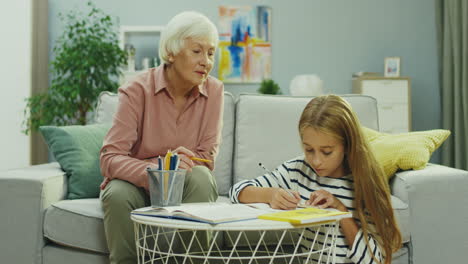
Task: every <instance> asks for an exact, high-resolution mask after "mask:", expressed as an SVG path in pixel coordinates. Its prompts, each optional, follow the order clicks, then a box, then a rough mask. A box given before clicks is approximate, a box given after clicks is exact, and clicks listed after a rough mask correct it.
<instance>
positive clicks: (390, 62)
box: [384, 57, 400, 77]
mask: <svg viewBox="0 0 468 264" xmlns="http://www.w3.org/2000/svg"><path fill="white" fill-rule="evenodd" d="M384 76H385V77H400V57H386V58H385V71H384Z"/></svg>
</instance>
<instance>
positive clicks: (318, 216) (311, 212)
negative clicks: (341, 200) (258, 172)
mask: <svg viewBox="0 0 468 264" xmlns="http://www.w3.org/2000/svg"><path fill="white" fill-rule="evenodd" d="M350 217H352V214H351V213H350V212H341V211H338V210H335V209H319V208H315V207H309V208H304V209H297V210H290V211H281V212H275V213H268V214H263V215H259V216H258V218H259V219H265V220H276V221H283V222H289V223H291V224H294V225H302V224H309V223H320V222H328V221H335V220H340V219H343V218H350Z"/></svg>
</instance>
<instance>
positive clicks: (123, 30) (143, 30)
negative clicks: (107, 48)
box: [119, 26, 164, 49]
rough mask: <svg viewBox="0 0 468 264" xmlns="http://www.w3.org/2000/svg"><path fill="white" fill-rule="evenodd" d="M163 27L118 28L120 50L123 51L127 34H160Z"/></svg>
mask: <svg viewBox="0 0 468 264" xmlns="http://www.w3.org/2000/svg"><path fill="white" fill-rule="evenodd" d="M163 29H164V26H121V27H120V39H119V44H120V48H121V49H124V47H125V43H126V38H127V36H128V34H132V33H156V34H161V32H162V30H163Z"/></svg>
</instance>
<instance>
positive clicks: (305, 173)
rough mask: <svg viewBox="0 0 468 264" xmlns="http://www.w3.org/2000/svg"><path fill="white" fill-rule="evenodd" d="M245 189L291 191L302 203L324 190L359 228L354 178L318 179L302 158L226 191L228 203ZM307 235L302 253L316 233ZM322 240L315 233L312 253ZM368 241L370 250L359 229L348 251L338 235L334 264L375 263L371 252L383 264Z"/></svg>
mask: <svg viewBox="0 0 468 264" xmlns="http://www.w3.org/2000/svg"><path fill="white" fill-rule="evenodd" d="M247 186H255V187H279V188H284V189H290V190H293V191H297V192H299V194H300V196H301V198H302V200H304V201H306V200H308V199H309V196H310V193H311V192H314V191H316V190H319V189H323V190H326V191H328V192H330V193H331V194H333V195H334V196H335V197H336V198H338V199H339V200H340V201H341V202H342V203H343V204H344V205H345V206H346V208H347V209H348V210H349V211H350V212H352V213H353V215H354V219H355V220H356V222H357V223H358V225H359V220H358V218H357V216H356V215H355V208H354V207H353V206H354V203H353V201H354V183H353V177H352V176H351V175H346V176H343V177H341V178H331V177H320V176H317V175H316V174H315V173H314V171H313V170H312V168H311V167H310V166H309V164H307V162H306V161H305V160H304V156H300V157H297V158H295V159H292V160H289V161H286V162H285V163H283V164H282V165H281V166H279V167H278V168H276V169H275V170H274V171H272V172H269V173H266V174H264V175H262V176H260V177H257V178H255V179H252V180H245V181H241V182H238V183H237V184H235V185H234V186H232V187H231V189H230V191H229V196H230V199H231V201H232V202H234V203H239V200H238V196H239V193H240V192H241V190H242V189H244V188H245V187H247ZM322 230H323V229H322ZM307 231H308V232H307V234H305V236H306V237H305V239H303V240H302V241H303V243H302V244H301V247H302V248H303V250H308V249H310V248H311V246H312V241H313V240H314V237H315V235H316V230H315V229H312V228H307ZM324 238H325V233H324V232H318V235H317V239H318V241H317V243H315V245H314V250H318V249H320V248H321V247H322V246H323V243H324ZM368 239H369V246H367V245H366V241H365V238H364V237H363V232H362V229H359V231H358V233H357V234H356V237H355V239H354V244H353V245H352V246H351V247H349V246H348V244H347V243H346V239H345V236H344V234H343V233H342V232H339V233H338V235H337V241H336V259H335V260H336V263H337V264H339V263H374V260H373V259H372V254H371V253H370V251H372V252H373V254H374V255H375V256H376V258H377V259H378V260H379V262H382V254H381V251H380V248H379V247H378V246H377V241H376V240H375V239H374V238H373V237H372V235H368ZM325 242H326V241H325ZM327 245H329V243H327ZM324 257H325V258H324ZM324 257H322V262H326V259H327V258H326V254H324ZM317 258H318V256H317ZM312 261H313V262H314V263H318V259H313V258H312Z"/></svg>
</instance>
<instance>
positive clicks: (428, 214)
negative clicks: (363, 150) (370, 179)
mask: <svg viewBox="0 0 468 264" xmlns="http://www.w3.org/2000/svg"><path fill="white" fill-rule="evenodd" d="M390 186H391V189H392V192H393V195H394V196H396V197H398V198H400V199H401V200H402V201H404V202H406V203H407V204H408V205H409V209H410V232H411V241H412V250H413V254H412V255H413V263H416V264H419V263H464V262H466V256H467V252H468V243H467V242H466V239H467V237H468V228H467V225H468V171H464V170H459V169H454V168H450V167H446V166H441V165H435V164H429V165H428V166H427V167H426V168H425V169H422V170H415V171H413V170H409V171H402V172H399V173H397V174H396V176H395V177H394V179H393V180H392V181H391V183H390ZM434 250H436V251H437V253H435V251H434Z"/></svg>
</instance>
